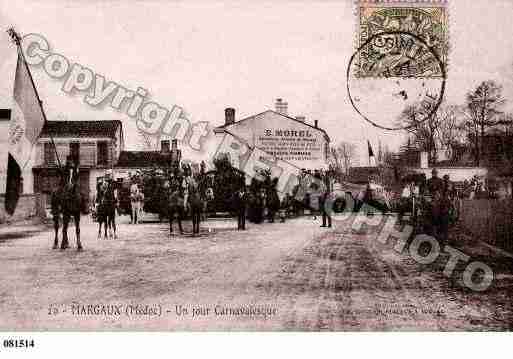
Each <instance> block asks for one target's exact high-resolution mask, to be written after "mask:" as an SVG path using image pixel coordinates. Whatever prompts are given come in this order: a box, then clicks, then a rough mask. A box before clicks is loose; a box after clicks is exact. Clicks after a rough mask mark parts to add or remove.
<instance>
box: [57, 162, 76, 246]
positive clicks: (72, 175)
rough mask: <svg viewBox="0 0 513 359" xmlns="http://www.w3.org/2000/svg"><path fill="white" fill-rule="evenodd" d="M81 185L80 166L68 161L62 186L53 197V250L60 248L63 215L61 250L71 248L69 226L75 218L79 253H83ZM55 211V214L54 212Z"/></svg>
mask: <svg viewBox="0 0 513 359" xmlns="http://www.w3.org/2000/svg"><path fill="white" fill-rule="evenodd" d="M81 202H82V201H81V196H80V183H79V175H78V165H77V164H76V163H73V164H71V163H70V161H69V160H68V163H66V167H65V170H64V175H63V176H62V179H61V185H60V186H59V188H58V189H57V191H56V192H54V194H53V195H52V212H53V213H52V214H53V218H54V229H55V232H56V233H55V240H54V245H53V248H54V249H56V248H58V246H59V243H58V235H57V231H58V228H59V216H60V214H62V242H61V249H62V250H64V249H66V248H69V242H68V225H69V222H70V220H71V217H73V220H74V222H75V233H76V237H77V251H81V250H82V249H83V248H82V243H81V242H80V209H81ZM54 210H55V212H54Z"/></svg>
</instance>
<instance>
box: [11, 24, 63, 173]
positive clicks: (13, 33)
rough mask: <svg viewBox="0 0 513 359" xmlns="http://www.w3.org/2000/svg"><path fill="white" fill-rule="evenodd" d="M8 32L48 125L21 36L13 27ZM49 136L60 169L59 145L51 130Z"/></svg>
mask: <svg viewBox="0 0 513 359" xmlns="http://www.w3.org/2000/svg"><path fill="white" fill-rule="evenodd" d="M7 33H8V34H9V35H10V36H11V38H12V40H13V41H14V43H15V44H16V46H17V49H18V54H19V55H20V56H21V59H22V62H23V64H24V65H25V68H26V69H27V72H28V75H29V78H30V82H31V83H32V87H33V88H34V92H35V94H36V97H37V101H38V102H39V106H40V107H41V113H42V114H43V121H44V123H45V125H48V120H47V119H46V113H45V110H44V108H43V101H41V98H40V97H39V93H38V92H37V88H36V84H35V83H34V79H33V78H32V73H31V72H30V69H29V67H28V64H27V61H26V60H25V55H24V54H23V49H22V48H21V39H20V36H19V35H18V33H17V32H16V31H15V30H14V29H13V28H12V27H11V28H9V29H8V30H7ZM48 136H50V142H51V143H52V146H53V149H54V152H55V156H56V158H57V164H58V166H59V169H62V165H61V161H60V159H59V153H58V152H57V146H55V141H54V139H53V136H52V134H51V132H50V131H49V132H48Z"/></svg>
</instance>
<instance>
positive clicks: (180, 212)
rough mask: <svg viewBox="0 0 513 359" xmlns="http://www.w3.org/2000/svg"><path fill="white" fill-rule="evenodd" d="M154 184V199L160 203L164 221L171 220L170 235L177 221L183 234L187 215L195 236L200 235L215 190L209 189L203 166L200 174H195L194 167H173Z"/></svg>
mask: <svg viewBox="0 0 513 359" xmlns="http://www.w3.org/2000/svg"><path fill="white" fill-rule="evenodd" d="M151 180H152V181H153V185H152V194H151V197H152V198H154V199H155V202H156V203H157V204H158V206H159V208H158V214H159V217H160V218H161V219H164V218H167V219H168V220H169V232H170V234H172V233H173V222H174V221H175V218H176V220H177V222H178V230H179V231H180V234H183V233H184V230H183V225H182V220H183V219H185V218H186V216H187V215H189V216H190V218H191V220H192V234H193V235H197V234H199V233H200V223H201V221H202V218H203V214H204V213H205V211H206V209H207V204H208V202H209V201H212V200H213V191H212V188H210V187H208V181H207V177H206V176H205V168H204V164H202V166H201V170H200V172H199V173H196V174H193V173H192V170H191V167H190V166H187V165H183V166H182V168H181V169H180V168H179V167H178V166H176V167H173V168H172V169H171V170H170V171H167V173H165V174H163V175H162V176H160V177H159V178H158V181H155V178H152V179H151Z"/></svg>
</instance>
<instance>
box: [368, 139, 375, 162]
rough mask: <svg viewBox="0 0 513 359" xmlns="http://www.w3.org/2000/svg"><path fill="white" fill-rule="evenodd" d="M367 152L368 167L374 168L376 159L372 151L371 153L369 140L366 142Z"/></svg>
mask: <svg viewBox="0 0 513 359" xmlns="http://www.w3.org/2000/svg"><path fill="white" fill-rule="evenodd" d="M367 150H368V151H369V166H376V158H375V157H374V151H372V146H371V144H370V142H369V140H367Z"/></svg>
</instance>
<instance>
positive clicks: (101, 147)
mask: <svg viewBox="0 0 513 359" xmlns="http://www.w3.org/2000/svg"><path fill="white" fill-rule="evenodd" d="M97 154H98V161H97V162H98V166H107V165H108V161H109V146H108V144H107V142H106V141H102V142H98V145H97Z"/></svg>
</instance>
